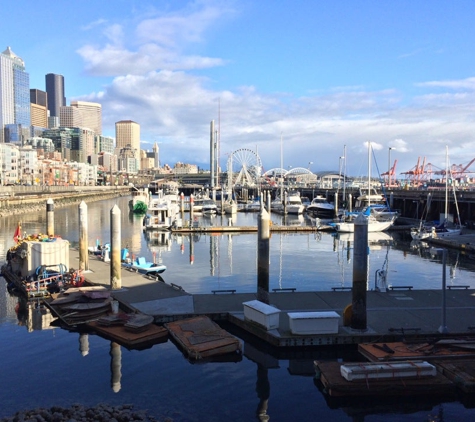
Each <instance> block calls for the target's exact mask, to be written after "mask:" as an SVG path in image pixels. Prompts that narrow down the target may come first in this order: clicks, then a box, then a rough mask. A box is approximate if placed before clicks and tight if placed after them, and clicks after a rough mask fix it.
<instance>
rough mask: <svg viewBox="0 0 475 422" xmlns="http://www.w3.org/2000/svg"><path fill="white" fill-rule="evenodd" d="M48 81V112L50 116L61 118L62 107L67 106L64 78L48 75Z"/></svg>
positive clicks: (52, 74)
mask: <svg viewBox="0 0 475 422" xmlns="http://www.w3.org/2000/svg"><path fill="white" fill-rule="evenodd" d="M45 79H46V92H47V94H48V110H49V114H50V116H54V117H59V110H60V107H62V106H65V105H66V97H65V95H64V77H63V75H56V74H54V73H48V74H47V75H46V77H45Z"/></svg>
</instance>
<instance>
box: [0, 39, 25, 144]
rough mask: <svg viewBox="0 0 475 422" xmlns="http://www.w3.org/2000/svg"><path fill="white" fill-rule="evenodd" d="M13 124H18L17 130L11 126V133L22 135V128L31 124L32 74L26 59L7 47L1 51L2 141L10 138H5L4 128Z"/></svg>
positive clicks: (0, 118)
mask: <svg viewBox="0 0 475 422" xmlns="http://www.w3.org/2000/svg"><path fill="white" fill-rule="evenodd" d="M13 124H15V125H18V126H17V129H16V130H12V127H10V134H12V133H16V134H17V135H18V136H20V137H21V136H22V135H23V134H24V131H23V130H22V129H25V128H29V126H30V76H29V74H28V73H27V72H26V71H25V63H24V61H23V60H22V59H21V58H20V57H18V56H17V55H16V54H15V53H13V51H12V50H11V48H10V47H7V49H6V50H5V51H4V52H3V53H0V142H7V141H8V140H9V139H5V132H4V128H5V125H13ZM18 142H21V139H20V140H19V141H18Z"/></svg>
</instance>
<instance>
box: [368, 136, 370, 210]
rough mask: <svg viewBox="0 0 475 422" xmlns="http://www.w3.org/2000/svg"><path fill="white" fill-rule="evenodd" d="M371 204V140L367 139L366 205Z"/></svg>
mask: <svg viewBox="0 0 475 422" xmlns="http://www.w3.org/2000/svg"><path fill="white" fill-rule="evenodd" d="M370 205H371V142H370V141H368V206H370Z"/></svg>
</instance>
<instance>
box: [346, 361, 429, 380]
mask: <svg viewBox="0 0 475 422" xmlns="http://www.w3.org/2000/svg"><path fill="white" fill-rule="evenodd" d="M340 372H341V376H342V377H343V378H345V379H346V380H347V381H354V380H366V379H368V378H372V379H389V378H391V379H394V378H420V377H435V376H436V375H437V369H436V367H435V366H433V365H431V364H430V363H428V362H425V361H404V362H387V363H385V362H359V363H349V364H345V365H342V366H341V367H340Z"/></svg>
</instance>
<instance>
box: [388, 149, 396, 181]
mask: <svg viewBox="0 0 475 422" xmlns="http://www.w3.org/2000/svg"><path fill="white" fill-rule="evenodd" d="M393 149H396V148H395V147H389V149H388V188H389V187H391V150H393Z"/></svg>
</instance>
